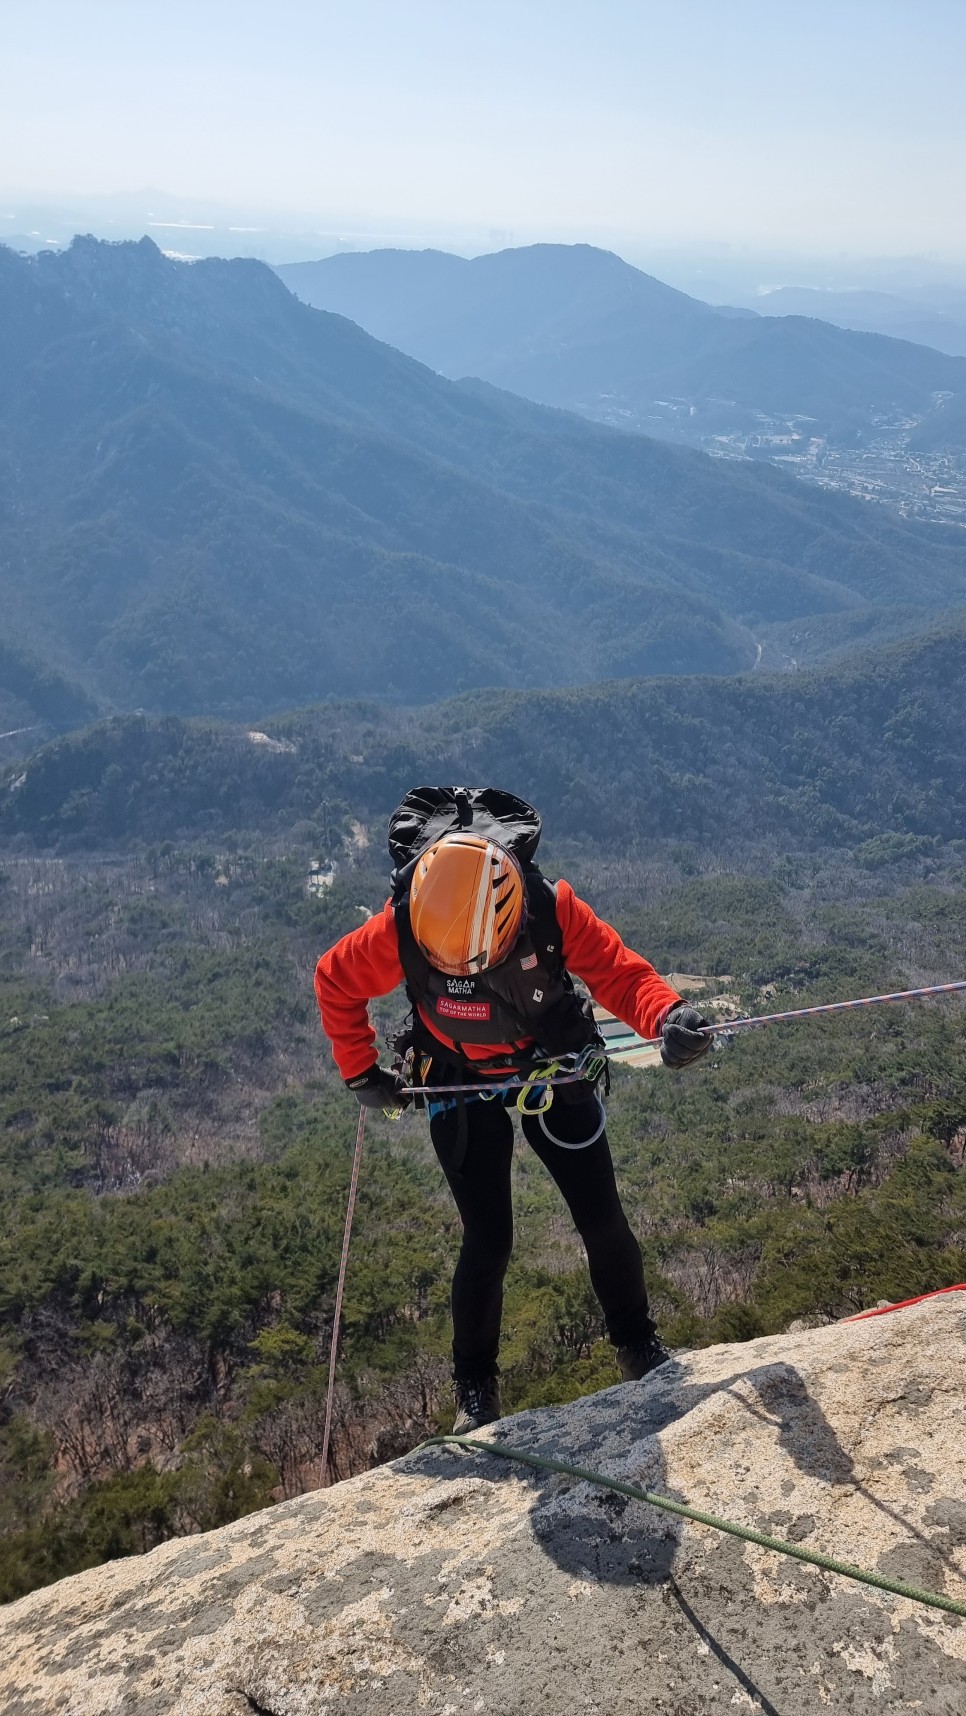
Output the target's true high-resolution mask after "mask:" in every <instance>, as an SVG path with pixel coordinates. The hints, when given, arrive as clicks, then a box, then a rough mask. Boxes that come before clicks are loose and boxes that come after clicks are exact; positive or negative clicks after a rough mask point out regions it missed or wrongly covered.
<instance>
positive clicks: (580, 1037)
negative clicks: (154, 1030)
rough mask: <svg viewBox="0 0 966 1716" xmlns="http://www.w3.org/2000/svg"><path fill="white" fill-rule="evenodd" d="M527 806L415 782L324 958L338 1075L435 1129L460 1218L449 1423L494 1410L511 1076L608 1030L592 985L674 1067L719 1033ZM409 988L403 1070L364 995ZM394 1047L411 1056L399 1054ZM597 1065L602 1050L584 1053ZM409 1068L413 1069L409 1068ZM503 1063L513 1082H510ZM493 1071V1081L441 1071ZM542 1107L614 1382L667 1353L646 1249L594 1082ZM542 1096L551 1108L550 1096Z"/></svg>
mask: <svg viewBox="0 0 966 1716" xmlns="http://www.w3.org/2000/svg"><path fill="white" fill-rule="evenodd" d="M539 834H540V819H539V816H538V815H537V813H536V811H534V810H533V809H532V807H531V806H529V805H527V804H526V803H525V802H524V801H523V800H522V799H518V798H516V797H514V796H513V795H512V794H510V793H504V792H499V791H497V790H496V789H492V788H482V789H473V790H470V789H464V788H434V787H422V788H417V789H416V790H415V791H414V792H412V793H410V794H409V795H408V796H407V798H406V799H404V800H403V803H402V805H400V807H399V809H398V810H397V811H396V812H395V813H394V816H393V818H392V820H391V822H390V850H391V852H392V854H393V857H394V858H395V859H396V864H397V868H396V870H395V872H394V875H393V884H394V887H393V894H392V897H391V898H390V899H389V900H387V902H386V905H385V907H384V909H383V910H382V911H381V912H379V913H378V914H377V915H376V916H375V917H372V918H370V919H369V920H368V922H367V923H364V924H362V925H360V926H359V928H358V929H354V930H352V931H350V933H349V934H348V935H346V936H344V937H343V938H342V940H341V941H339V942H337V943H336V944H335V946H334V947H332V948H330V949H329V950H328V952H326V953H324V954H323V955H322V957H321V959H320V960H319V962H318V966H317V968H316V974H315V992H316V997H317V999H318V1004H319V1010H320V1013H321V1016H322V1027H323V1030H324V1031H325V1033H326V1035H327V1036H328V1037H329V1039H330V1041H331V1043H332V1049H333V1054H334V1057H335V1060H336V1063H337V1065H338V1068H339V1071H340V1072H341V1074H342V1077H343V1079H344V1080H345V1083H346V1085H347V1086H348V1088H349V1089H350V1090H351V1091H352V1092H353V1094H354V1095H355V1096H356V1097H357V1098H358V1100H359V1102H360V1103H362V1104H363V1105H364V1106H366V1107H371V1108H381V1109H385V1110H387V1111H389V1112H391V1111H392V1110H394V1109H398V1108H399V1107H401V1106H404V1105H405V1103H406V1102H408V1101H409V1100H410V1099H409V1097H408V1096H406V1095H405V1094H401V1093H403V1092H404V1088H405V1086H406V1085H407V1083H409V1084H410V1085H417V1086H418V1087H419V1088H420V1090H423V1089H425V1092H426V1095H425V1097H423V1096H422V1095H420V1097H419V1098H418V1099H417V1100H418V1102H419V1104H420V1106H422V1105H423V1104H424V1103H425V1106H426V1107H427V1108H428V1111H429V1116H430V1136H431V1139H432V1142H433V1146H434V1149H435V1151H436V1155H437V1157H438V1158H439V1162H440V1166H441V1167H442V1170H443V1173H444V1175H445V1177H446V1179H447V1181H448V1183H449V1186H450V1190H451V1191H452V1194H453V1198H454V1200H455V1203H456V1207H457V1209H458V1211H459V1215H460V1218H461V1220H462V1224H463V1239H462V1246H461V1249H460V1254H459V1259H458V1262H457V1265H456V1272H455V1275H454V1277H453V1288H452V1317H453V1380H454V1389H455V1395H456V1402H457V1409H458V1410H457V1417H456V1423H455V1425H454V1430H455V1431H456V1432H457V1433H458V1434H462V1433H464V1432H466V1431H468V1430H473V1429H477V1428H478V1427H479V1426H480V1425H482V1424H489V1423H491V1422H492V1421H493V1420H494V1419H496V1418H498V1417H499V1416H500V1410H501V1408H500V1388H499V1380H498V1379H499V1366H498V1363H497V1355H498V1348H499V1340H500V1325H501V1320H502V1310H503V1280H504V1276H505V1274H506V1269H507V1265H508V1263H509V1259H510V1252H511V1248H512V1243H513V1217H512V1209H511V1200H510V1162H511V1155H512V1148H513V1124H512V1120H511V1118H510V1115H509V1114H508V1113H507V1109H506V1103H507V1101H508V1100H509V1099H510V1095H511V1094H512V1097H513V1098H515V1097H516V1095H517V1088H516V1087H514V1088H513V1090H512V1093H510V1092H508V1091H507V1089H506V1085H505V1081H506V1080H507V1078H508V1077H516V1078H517V1079H519V1078H520V1077H521V1076H523V1077H527V1076H531V1077H532V1076H534V1075H536V1077H537V1078H538V1077H539V1070H540V1068H541V1067H544V1068H545V1067H546V1066H547V1063H548V1061H549V1060H552V1059H553V1057H559V1056H561V1055H571V1056H573V1055H579V1054H580V1052H581V1051H588V1050H590V1051H592V1050H593V1047H594V1045H599V1044H600V1043H601V1038H600V1036H599V1032H598V1030H597V1026H596V1023H595V1021H594V1016H593V1009H592V1005H591V1003H590V1002H588V1001H587V1000H582V999H581V998H580V996H579V995H578V993H577V990H576V988H575V986H574V983H573V981H572V978H571V975H570V974H571V973H573V974H574V976H576V977H579V978H581V979H582V980H583V982H584V983H585V984H586V986H587V988H588V989H589V991H590V993H591V995H592V996H593V998H594V999H595V1000H596V1001H598V1002H599V1003H601V1004H602V1005H603V1006H604V1007H606V1008H607V1009H609V1010H610V1011H611V1012H612V1013H614V1014H616V1016H617V1018H619V1019H621V1020H622V1021H623V1022H624V1023H625V1024H626V1025H628V1026H629V1027H630V1028H631V1030H633V1031H636V1032H637V1033H639V1034H640V1035H641V1036H644V1037H651V1036H657V1035H662V1037H663V1042H662V1048H661V1058H662V1060H663V1061H664V1063H665V1065H667V1066H669V1067H683V1066H685V1065H687V1064H688V1063H689V1062H691V1061H694V1060H697V1059H698V1058H699V1057H700V1056H701V1055H703V1054H705V1053H706V1052H707V1050H708V1048H709V1047H710V1037H708V1036H707V1035H704V1034H701V1030H702V1027H706V1026H707V1021H706V1020H705V1019H704V1018H703V1017H702V1015H701V1014H700V1013H698V1012H697V1011H696V1009H695V1008H693V1007H690V1006H688V1005H687V1004H686V1003H684V1002H682V1000H681V997H680V996H679V995H678V994H677V993H676V991H675V990H674V989H672V988H671V987H670V985H669V984H667V983H666V982H665V981H664V979H663V978H662V977H659V976H658V974H657V972H656V971H655V970H654V967H653V966H651V965H649V964H648V962H647V960H646V959H642V958H641V956H640V955H639V954H637V953H633V952H632V951H631V949H630V948H628V947H625V945H624V943H623V942H622V941H621V939H620V936H619V935H618V934H617V932H616V930H614V929H612V928H611V926H610V925H609V924H606V923H604V922H603V921H602V919H600V918H598V917H597V916H596V915H595V913H594V912H593V911H592V910H591V908H590V907H589V906H588V905H586V904H585V903H584V901H583V900H581V899H579V898H578V897H577V895H576V894H575V893H574V891H573V889H572V888H571V887H570V885H569V884H568V883H567V882H565V881H559V882H557V883H556V885H555V886H554V885H552V884H551V883H550V882H549V881H547V879H546V878H545V877H544V876H543V875H542V874H541V872H540V871H539V870H538V869H537V867H536V865H535V864H534V863H533V861H532V860H533V852H534V850H535V848H536V844H537V841H538V839H539ZM402 982H404V983H405V985H406V989H407V993H408V997H409V1000H410V1003H411V1006H412V1019H411V1027H410V1029H409V1031H408V1032H407V1033H406V1034H405V1035H404V1036H403V1037H401V1038H399V1039H397V1040H396V1041H397V1049H398V1052H399V1059H398V1061H397V1066H396V1067H395V1068H394V1069H392V1070H389V1069H386V1068H384V1067H382V1066H380V1064H379V1061H378V1058H377V1055H376V1051H375V1032H374V1031H373V1028H372V1025H371V1023H370V1020H369V1013H368V1003H369V1001H370V1000H371V999H373V998H374V997H376V996H381V995H387V994H389V993H390V992H391V991H392V990H393V989H395V988H396V986H397V985H398V984H399V983H402ZM403 1055H405V1060H403V1058H402V1057H403ZM588 1060H589V1064H590V1067H591V1072H592V1076H593V1077H596V1076H599V1074H600V1073H601V1071H602V1069H603V1066H604V1064H605V1062H604V1057H603V1056H602V1055H598V1056H597V1057H596V1059H594V1058H593V1057H592V1055H590V1056H589V1057H588ZM403 1067H406V1068H408V1069H410V1070H409V1074H408V1079H407V1077H406V1076H405V1074H404V1072H403V1070H402V1068H403ZM501 1075H502V1078H503V1080H504V1085H503V1086H502V1087H501V1083H500V1080H501ZM490 1079H492V1081H493V1086H494V1095H493V1096H492V1097H491V1096H490V1093H489V1092H486V1093H485V1095H483V1096H480V1095H479V1094H477V1093H472V1092H467V1093H466V1094H465V1095H464V1094H462V1092H460V1091H457V1093H456V1094H455V1095H453V1094H440V1095H438V1096H435V1097H434V1095H433V1089H434V1086H454V1085H456V1086H461V1085H463V1084H474V1083H476V1084H479V1083H482V1082H487V1081H489V1080H490ZM537 1099H538V1100H537V1106H539V1107H540V1112H536V1111H531V1112H525V1113H524V1114H523V1119H522V1128H523V1133H524V1136H525V1138H526V1140H527V1143H528V1144H529V1145H530V1147H531V1149H532V1150H533V1151H534V1152H535V1153H536V1155H537V1156H538V1157H539V1158H540V1160H541V1162H543V1164H544V1165H545V1167H546V1168H547V1169H548V1170H549V1172H550V1174H551V1175H552V1177H553V1179H554V1180H555V1181H556V1184H557V1186H558V1187H559V1188H560V1191H561V1192H562V1193H563V1196H564V1198H565V1199H566V1202H567V1204H568V1206H569V1209H570V1213H571V1216H572V1217H573V1220H574V1223H575V1226H576V1228H577V1230H578V1232H579V1234H580V1236H581V1239H582V1240H583V1242H584V1245H585V1247H586V1250H587V1259H588V1264H589V1268H590V1277H591V1281H592V1284H593V1287H594V1291H595V1292H596V1294H597V1297H598V1299H599V1300H600V1303H601V1306H602V1308H603V1312H604V1319H605V1323H606V1327H607V1333H608V1335H609V1337H610V1340H611V1342H612V1343H613V1345H614V1346H615V1348H616V1349H617V1363H618V1367H619V1369H620V1373H621V1376H622V1377H623V1379H624V1380H625V1381H631V1380H636V1379H639V1378H641V1377H643V1376H645V1375H647V1373H648V1372H649V1371H651V1370H654V1369H655V1368H656V1367H657V1366H658V1365H660V1364H663V1363H665V1362H666V1360H667V1358H668V1354H667V1351H666V1349H665V1348H664V1346H663V1345H662V1344H661V1341H660V1338H659V1336H658V1334H657V1331H656V1328H655V1325H654V1323H653V1321H652V1319H651V1316H650V1313H649V1309H648V1299H647V1290H646V1287H645V1283H644V1268H643V1261H642V1258H641V1249H640V1246H639V1244H638V1242H637V1240H636V1239H635V1237H634V1235H633V1233H632V1232H631V1229H630V1225H629V1223H628V1221H627V1217H626V1216H625V1214H624V1210H623V1207H622V1205H621V1201H620V1196H619V1194H618V1191H617V1186H616V1183H615V1179H614V1168H613V1163H612V1161H611V1154H610V1148H609V1146H608V1142H607V1134H606V1132H605V1130H604V1125H605V1116H604V1109H603V1105H602V1103H601V1101H600V1098H599V1097H598V1095H597V1091H596V1087H595V1084H594V1083H589V1082H585V1081H584V1080H579V1081H577V1082H574V1083H570V1084H560V1085H557V1086H555V1087H550V1086H543V1087H542V1093H541V1087H539V1085H537ZM551 1102H552V1107H551V1106H550V1103H551Z"/></svg>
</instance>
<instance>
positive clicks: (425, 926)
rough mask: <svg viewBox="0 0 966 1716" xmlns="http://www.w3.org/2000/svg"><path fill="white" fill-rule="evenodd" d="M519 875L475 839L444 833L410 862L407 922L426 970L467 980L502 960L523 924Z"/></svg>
mask: <svg viewBox="0 0 966 1716" xmlns="http://www.w3.org/2000/svg"><path fill="white" fill-rule="evenodd" d="M524 900H525V892H524V885H523V872H522V870H521V869H520V866H519V864H518V863H517V861H516V859H515V858H514V857H513V855H512V853H510V852H507V851H506V850H505V849H504V848H503V847H502V846H498V845H497V844H496V842H495V841H494V840H486V839H484V837H483V836H482V835H480V834H469V833H467V834H462V833H453V834H444V835H443V836H442V838H441V839H439V840H437V841H435V843H434V844H433V845H432V846H429V847H427V849H426V851H425V852H423V853H422V854H421V855H420V857H419V858H418V859H417V860H416V864H415V868H414V870H413V875H412V881H411V883H410V888H409V921H410V924H411V925H412V931H413V935H414V936H415V938H416V941H417V943H418V944H419V946H420V948H421V949H422V951H423V953H424V954H425V955H426V958H427V959H428V960H429V963H430V965H434V966H435V967H436V969H437V971H445V972H447V973H448V974H449V975H450V976H453V977H471V976H473V975H478V974H479V973H480V972H482V971H488V970H489V969H490V967H491V966H493V965H499V963H500V961H501V959H505V957H506V955H507V954H508V953H509V951H510V949H511V947H512V946H513V943H514V942H515V941H516V939H517V936H518V934H519V932H520V927H521V925H522V923H523V908H524Z"/></svg>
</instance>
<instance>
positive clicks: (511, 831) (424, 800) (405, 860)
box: [389, 786, 542, 887]
mask: <svg viewBox="0 0 966 1716" xmlns="http://www.w3.org/2000/svg"><path fill="white" fill-rule="evenodd" d="M541 826H542V825H541V822H540V814H539V812H538V811H536V810H534V808H533V805H532V804H527V802H526V799H523V798H517V797H516V795H515V794H514V793H512V792H501V790H500V788H499V787H436V786H423V787H413V790H412V792H407V794H406V796H405V798H404V799H403V801H402V803H401V804H400V805H397V807H396V809H395V810H394V811H393V813H392V815H391V817H390V818H389V852H390V855H391V857H392V859H393V862H394V864H395V866H396V868H395V871H394V872H393V877H392V885H393V887H396V886H397V883H398V881H399V878H400V873H401V872H402V871H403V870H405V869H406V867H407V866H408V865H409V864H411V863H412V861H413V859H414V858H418V857H419V854H420V853H421V852H425V850H426V848H427V846H432V844H433V842H434V841H436V840H439V839H441V838H442V836H443V835H444V834H455V833H456V832H457V831H458V830H459V829H469V830H472V832H473V833H474V834H481V835H483V837H484V838H485V839H487V840H495V841H496V843H497V845H498V846H503V847H504V848H505V849H506V851H507V852H512V853H513V856H514V858H516V860H517V862H518V864H519V865H520V867H521V869H522V870H523V871H524V872H526V871H527V870H529V869H531V868H535V866H534V863H533V855H534V853H535V852H536V850H537V847H538V845H539V843H540V831H541Z"/></svg>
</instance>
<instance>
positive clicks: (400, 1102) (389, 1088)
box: [345, 1061, 412, 1114]
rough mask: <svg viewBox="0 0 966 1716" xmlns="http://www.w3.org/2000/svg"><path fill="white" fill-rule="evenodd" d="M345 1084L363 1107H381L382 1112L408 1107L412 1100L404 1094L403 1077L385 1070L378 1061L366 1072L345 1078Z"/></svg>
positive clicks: (404, 1083) (388, 1112)
mask: <svg viewBox="0 0 966 1716" xmlns="http://www.w3.org/2000/svg"><path fill="white" fill-rule="evenodd" d="M345 1085H346V1089H347V1090H351V1092H352V1094H353V1096H354V1097H356V1098H357V1099H358V1101H359V1102H360V1103H361V1104H362V1107H363V1108H381V1109H382V1111H383V1113H384V1114H393V1113H395V1112H396V1111H397V1110H398V1109H400V1108H408V1107H409V1104H410V1102H411V1101H412V1097H410V1096H407V1094H406V1081H405V1079H403V1078H401V1077H400V1075H399V1073H397V1072H387V1071H386V1069H385V1067H381V1066H380V1065H379V1062H378V1061H374V1062H373V1064H372V1066H371V1067H370V1068H369V1070H368V1072H364V1073H357V1074H356V1077H355V1078H347V1079H346V1080H345Z"/></svg>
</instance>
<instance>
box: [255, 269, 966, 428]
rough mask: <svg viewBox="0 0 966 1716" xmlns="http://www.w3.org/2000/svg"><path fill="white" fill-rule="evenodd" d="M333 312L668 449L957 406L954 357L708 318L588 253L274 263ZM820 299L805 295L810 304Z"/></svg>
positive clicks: (827, 324)
mask: <svg viewBox="0 0 966 1716" xmlns="http://www.w3.org/2000/svg"><path fill="white" fill-rule="evenodd" d="M278 273H279V275H280V276H281V278H282V279H283V280H284V281H285V282H286V284H287V285H288V286H289V287H290V288H291V289H292V291H294V292H296V293H297V294H298V296H299V297H300V298H301V299H303V301H304V302H306V303H310V304H313V305H315V306H316V307H317V308H319V309H324V310H333V311H336V312H338V313H339V314H341V315H345V316H349V317H351V318H352V320H353V321H356V322H358V323H359V324H360V326H361V327H364V328H366V329H367V331H368V332H369V333H372V334H375V335H376V337H377V338H379V339H383V340H387V341H388V342H389V343H390V344H391V345H394V346H398V347H399V349H400V350H402V351H406V352H409V353H410V354H411V355H412V356H413V357H417V358H420V359H421V360H422V361H423V362H424V363H428V364H431V365H432V367H433V368H434V369H436V370H438V371H439V372H440V373H441V374H443V375H447V376H451V377H453V378H457V377H460V376H471V375H472V376H479V377H481V378H482V379H484V380H486V381H489V382H492V383H494V385H496V386H498V387H505V388H508V389H510V390H511V391H512V392H514V393H519V394H522V395H523V396H524V397H526V398H527V399H533V400H537V401H540V402H541V403H544V404H547V405H558V406H566V407H568V408H570V409H572V410H578V411H581V412H583V413H585V414H586V415H589V416H591V417H595V418H598V419H604V420H607V421H614V422H621V421H624V422H626V424H627V425H628V426H629V427H633V428H643V429H645V430H646V431H647V432H648V433H653V434H659V435H663V436H667V437H669V438H674V439H684V440H697V439H699V438H703V437H706V436H707V435H708V434H709V433H711V432H713V431H714V430H715V429H716V428H721V429H722V430H725V429H727V430H730V431H735V430H738V429H746V430H747V429H754V427H755V426H756V421H757V420H758V419H759V418H760V416H762V415H767V416H777V417H779V418H782V419H787V418H793V417H798V418H800V419H802V420H805V419H807V420H808V421H809V426H810V429H811V432H812V433H814V434H821V435H832V436H835V435H841V434H843V433H846V434H849V433H852V432H854V431H855V430H856V429H863V428H864V429H869V428H871V427H872V426H873V425H875V424H877V423H879V422H880V421H881V420H882V419H883V418H884V417H885V418H888V417H890V416H894V415H895V414H897V413H898V414H900V415H909V414H913V415H916V416H919V415H928V414H930V413H932V412H934V411H935V409H936V400H935V398H934V395H936V394H938V393H944V392H952V393H954V394H962V395H966V358H962V357H949V356H947V355H946V354H945V353H942V352H938V351H933V350H930V349H927V348H926V347H923V346H917V345H913V344H911V343H909V342H908V341H906V340H899V339H890V338H887V337H884V336H883V335H879V334H870V333H857V332H852V331H849V330H847V329H843V328H841V327H834V326H832V324H831V321H824V322H823V321H820V320H816V319H814V318H815V315H816V312H815V311H814V310H813V311H812V313H811V316H810V317H804V316H800V315H795V316H788V315H782V316H781V317H776V316H772V315H766V316H756V315H755V314H754V313H753V312H751V311H749V310H747V309H744V310H740V309H727V308H725V309H718V310H716V309H713V308H712V307H711V305H709V304H705V303H702V302H701V301H700V300H699V299H697V298H691V297H688V296H687V294H686V293H683V292H678V291H676V290H675V289H674V288H672V287H670V286H666V285H664V284H662V282H661V281H659V280H655V279H654V278H653V277H652V276H651V275H649V274H644V273H642V272H641V270H640V269H637V268H633V267H631V265H630V264H629V263H626V262H623V261H622V260H621V259H620V257H618V256H615V255H613V254H612V253H611V252H609V251H603V250H597V249H594V248H593V247H592V246H590V245H579V244H578V245H554V244H539V245H531V246H529V247H525V248H521V249H516V250H503V251H499V252H497V253H495V254H492V255H487V256H478V257H475V258H474V259H473V260H471V261H465V260H464V259H463V258H462V257H458V256H451V255H447V254H444V253H443V252H440V251H432V250H429V251H403V250H381V251H369V252H365V253H356V254H346V255H342V256H331V257H328V258H326V259H324V260H323V261H320V262H299V263H292V264H290V265H287V266H282V267H280V268H279V269H278ZM823 297H824V295H823V294H815V298H816V299H817V300H822V299H823Z"/></svg>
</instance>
